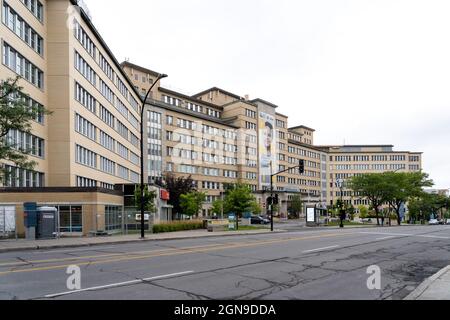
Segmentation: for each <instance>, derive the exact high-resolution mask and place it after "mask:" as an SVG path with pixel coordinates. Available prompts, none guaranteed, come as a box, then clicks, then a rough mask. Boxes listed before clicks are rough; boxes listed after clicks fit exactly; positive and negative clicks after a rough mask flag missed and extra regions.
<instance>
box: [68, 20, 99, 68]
mask: <svg viewBox="0 0 450 320" xmlns="http://www.w3.org/2000/svg"><path fill="white" fill-rule="evenodd" d="M73 27H74V28H73V29H74V36H75V38H76V39H77V40H78V41H79V42H80V43H81V45H82V46H83V47H84V49H86V51H87V52H88V53H89V54H90V55H91V57H92V58H94V59H95V60H96V53H97V48H96V47H95V45H94V42H93V41H92V40H91V38H89V36H88V35H87V33H86V31H84V29H83V28H82V27H81V25H80V23H79V22H78V21H77V20H74V22H73Z"/></svg>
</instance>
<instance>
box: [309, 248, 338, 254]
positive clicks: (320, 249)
mask: <svg viewBox="0 0 450 320" xmlns="http://www.w3.org/2000/svg"><path fill="white" fill-rule="evenodd" d="M337 247H339V246H331V247H324V248H318V249H312V250H306V251H303V252H302V253H311V252H318V251H325V250H328V249H334V248H337Z"/></svg>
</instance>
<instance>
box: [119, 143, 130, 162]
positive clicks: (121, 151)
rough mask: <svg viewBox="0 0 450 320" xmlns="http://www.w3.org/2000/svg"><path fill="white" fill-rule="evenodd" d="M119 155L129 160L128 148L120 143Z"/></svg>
mask: <svg viewBox="0 0 450 320" xmlns="http://www.w3.org/2000/svg"><path fill="white" fill-rule="evenodd" d="M117 153H118V154H119V156H121V157H122V158H124V159H126V160H128V148H127V147H125V146H124V145H123V144H121V143H119V142H118V143H117Z"/></svg>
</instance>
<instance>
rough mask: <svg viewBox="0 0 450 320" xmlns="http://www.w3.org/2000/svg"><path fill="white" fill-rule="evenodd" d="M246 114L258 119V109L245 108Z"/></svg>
mask: <svg viewBox="0 0 450 320" xmlns="http://www.w3.org/2000/svg"><path fill="white" fill-rule="evenodd" d="M245 115H246V116H247V117H249V118H253V119H256V111H253V110H250V109H245Z"/></svg>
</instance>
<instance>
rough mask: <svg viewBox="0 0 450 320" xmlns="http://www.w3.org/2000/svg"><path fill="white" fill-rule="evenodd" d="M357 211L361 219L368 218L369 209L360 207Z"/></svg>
mask: <svg viewBox="0 0 450 320" xmlns="http://www.w3.org/2000/svg"><path fill="white" fill-rule="evenodd" d="M358 210H359V217H360V218H361V219H366V218H367V217H368V216H369V209H368V208H367V207H366V206H363V205H360V206H359V207H358Z"/></svg>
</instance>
